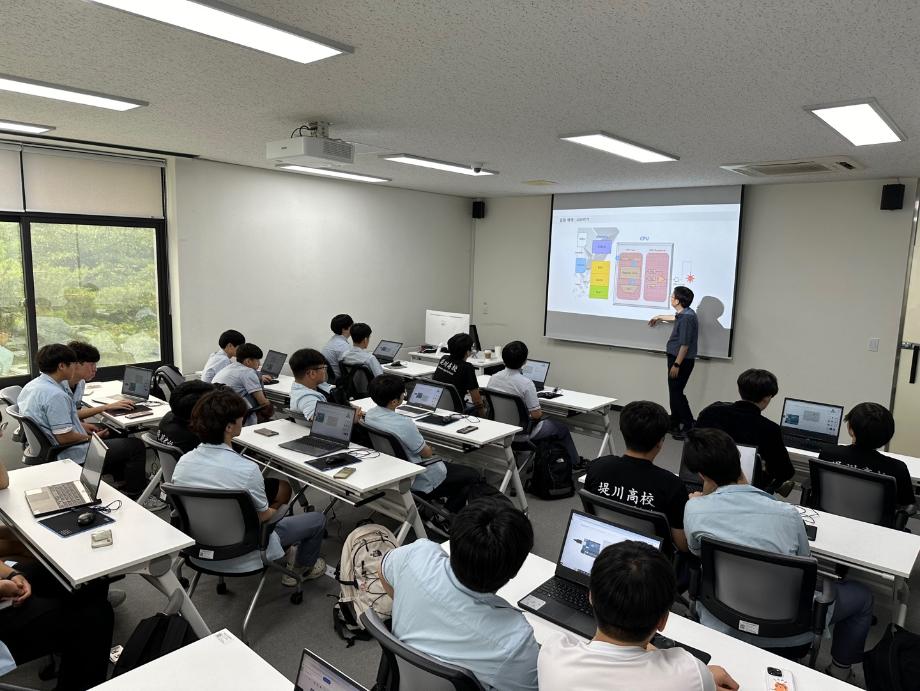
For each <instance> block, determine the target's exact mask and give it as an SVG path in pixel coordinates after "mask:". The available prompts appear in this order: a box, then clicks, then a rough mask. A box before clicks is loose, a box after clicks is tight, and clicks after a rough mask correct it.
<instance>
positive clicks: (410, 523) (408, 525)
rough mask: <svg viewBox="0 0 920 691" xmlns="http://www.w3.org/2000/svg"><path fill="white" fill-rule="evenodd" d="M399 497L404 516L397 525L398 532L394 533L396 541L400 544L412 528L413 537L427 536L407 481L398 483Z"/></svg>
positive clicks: (421, 537)
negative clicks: (398, 525) (404, 511)
mask: <svg viewBox="0 0 920 691" xmlns="http://www.w3.org/2000/svg"><path fill="white" fill-rule="evenodd" d="M399 498H400V499H401V500H402V504H403V506H404V507H405V509H406V517H405V518H404V519H403V522H402V524H401V525H400V527H399V532H398V533H397V534H396V542H397V543H398V544H400V545H401V544H402V543H403V542H405V540H406V537H408V535H409V531H410V530H412V529H414V530H415V537H416V538H417V539H423V538H427V537H428V531H427V530H425V523H424V522H423V521H422V517H421V516H419V515H418V507H417V506H416V505H415V499H413V498H412V491H411V490H410V489H409V484H408V483H405V482H403V483H400V486H399Z"/></svg>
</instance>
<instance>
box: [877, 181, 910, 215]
mask: <svg viewBox="0 0 920 691" xmlns="http://www.w3.org/2000/svg"><path fill="white" fill-rule="evenodd" d="M880 208H881V210H882V211H897V210H899V209H903V208H904V185H883V186H882V205H881V207H880Z"/></svg>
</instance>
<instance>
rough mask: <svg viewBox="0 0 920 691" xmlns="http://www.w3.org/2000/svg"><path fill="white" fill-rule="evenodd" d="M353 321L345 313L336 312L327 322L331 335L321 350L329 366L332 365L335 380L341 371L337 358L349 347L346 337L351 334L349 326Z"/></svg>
mask: <svg viewBox="0 0 920 691" xmlns="http://www.w3.org/2000/svg"><path fill="white" fill-rule="evenodd" d="M354 323H355V320H354V319H352V318H351V317H350V316H349V315H347V314H337V315H335V316H334V317H333V318H332V321H331V322H330V323H329V328H330V329H332V333H333V336H332V338H330V339H329V340H328V341H326V345H324V346H323V350H322V352H323V357H325V358H326V361H327V362H328V363H329V366H330V367H332V372H333V374H335V379H336V381H337V380H338V378H339V377H340V376H342V372H341V370H339V360H341V359H342V356H343V355H345V353H347V352H348V351H349V350H350V349H351V344H350V343H349V342H348V339H349V337H350V336H351V327H352V325H353V324H354Z"/></svg>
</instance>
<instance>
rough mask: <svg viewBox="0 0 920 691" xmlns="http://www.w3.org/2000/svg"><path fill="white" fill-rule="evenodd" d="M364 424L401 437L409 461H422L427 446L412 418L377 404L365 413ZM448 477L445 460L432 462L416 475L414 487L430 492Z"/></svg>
mask: <svg viewBox="0 0 920 691" xmlns="http://www.w3.org/2000/svg"><path fill="white" fill-rule="evenodd" d="M364 424H366V425H367V426H368V427H370V428H371V429H376V430H380V431H381V432H389V433H390V434H392V435H393V436H395V437H396V438H397V439H399V443H400V444H402V446H403V449H404V450H405V452H406V456H407V458H408V460H409V461H411V462H412V463H421V462H422V457H421V455H420V454H421V451H422V449H424V448H425V440H424V439H423V438H422V433H421V432H419V431H418V427H416V426H415V422H413V421H412V419H411V418H408V417H406V416H405V415H400V414H399V413H397V412H395V411H393V410H390V409H389V408H384V407H383V406H377V407H376V408H371V409H370V410H368V411H367V412H366V413H364ZM446 477H447V467H446V466H445V465H444V461H438V462H437V463H432V464H431V465H430V466H428V467H426V468H425V472H424V473H422V474H420V475H416V476H415V479H414V480H413V481H412V489H414V490H415V491H416V492H422V493H423V494H428V493H430V492H431V491H432V490H434V488H435V487H437V486H438V485H440V484H441V483H442V482H444V478H446Z"/></svg>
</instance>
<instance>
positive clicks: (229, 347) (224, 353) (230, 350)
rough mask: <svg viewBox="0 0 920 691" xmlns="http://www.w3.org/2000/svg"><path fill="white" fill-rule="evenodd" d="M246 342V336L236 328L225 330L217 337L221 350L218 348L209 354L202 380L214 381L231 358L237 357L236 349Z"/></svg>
mask: <svg viewBox="0 0 920 691" xmlns="http://www.w3.org/2000/svg"><path fill="white" fill-rule="evenodd" d="M245 342H246V337H245V336H244V335H243V334H241V333H240V332H239V331H236V330H235V329H228V330H227V331H224V332H223V333H222V334H221V335H220V338H219V339H217V345H219V346H220V350H216V351H214V352H213V353H211V354H210V355H209V356H208V361H207V362H206V363H204V369H203V370H202V371H201V381H203V382H207V383H211V382H212V381H214V375H216V374H217V373H218V372H220V371H221V370H222V369H223V368H224V367H226V366H227V365H229V364H230V358H233V357H236V349H237V348H239V347H240V346H241V345H243V344H244V343H245Z"/></svg>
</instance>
